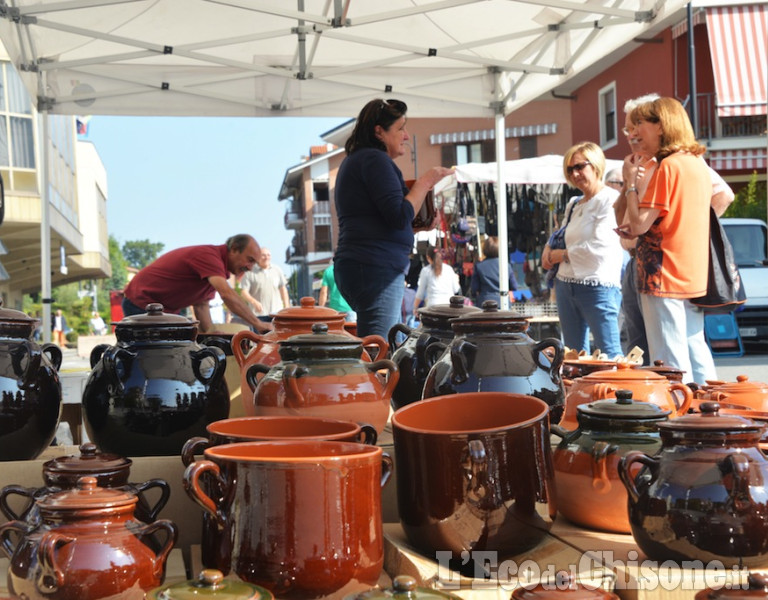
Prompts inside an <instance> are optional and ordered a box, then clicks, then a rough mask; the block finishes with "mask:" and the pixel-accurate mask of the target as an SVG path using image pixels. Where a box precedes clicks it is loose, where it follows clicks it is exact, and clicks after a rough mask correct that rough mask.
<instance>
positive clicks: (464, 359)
mask: <svg viewBox="0 0 768 600" xmlns="http://www.w3.org/2000/svg"><path fill="white" fill-rule="evenodd" d="M451 329H453V333H454V338H453V340H452V341H451V343H450V344H449V346H448V349H447V350H445V351H444V352H443V351H442V350H443V349H442V347H441V345H440V344H439V343H437V344H432V345H431V346H430V347H429V349H428V351H427V354H428V355H429V354H430V352H437V353H442V355H441V356H440V357H439V358H438V359H437V360H436V361H435V363H434V365H433V366H432V368H431V369H430V371H429V374H428V375H427V379H426V381H425V382H424V391H423V394H422V395H423V397H424V398H431V397H433V396H445V395H448V394H456V393H466V392H508V393H513V394H520V395H528V396H534V397H536V398H539V399H541V400H543V401H544V402H546V403H547V405H548V406H549V407H550V410H551V413H552V414H551V419H552V421H553V422H556V421H558V420H559V419H560V415H561V414H562V410H563V403H564V399H565V392H564V390H563V384H562V381H561V379H560V368H561V366H562V363H563V344H562V342H561V341H560V340H559V339H555V338H547V339H544V340H542V341H540V342H535V341H534V340H532V339H531V338H530V337H528V335H527V333H526V331H527V330H528V320H527V318H526V317H521V316H520V315H519V314H518V313H515V312H511V311H501V310H499V309H498V308H497V304H496V303H495V302H494V301H492V300H487V301H485V302H484V303H483V310H482V311H480V312H477V313H471V314H466V315H464V316H461V317H458V318H456V319H453V320H452V321H451Z"/></svg>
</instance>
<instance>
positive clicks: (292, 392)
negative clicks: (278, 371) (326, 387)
mask: <svg viewBox="0 0 768 600" xmlns="http://www.w3.org/2000/svg"><path fill="white" fill-rule="evenodd" d="M366 364H371V363H366ZM308 374H309V369H307V368H306V367H300V366H298V365H295V364H293V363H288V364H287V365H285V367H284V368H283V389H284V390H285V403H286V404H287V405H288V406H290V407H291V408H302V407H303V406H305V405H306V403H307V400H306V398H304V394H302V393H301V390H300V389H299V384H298V382H297V379H299V377H303V376H304V375H308Z"/></svg>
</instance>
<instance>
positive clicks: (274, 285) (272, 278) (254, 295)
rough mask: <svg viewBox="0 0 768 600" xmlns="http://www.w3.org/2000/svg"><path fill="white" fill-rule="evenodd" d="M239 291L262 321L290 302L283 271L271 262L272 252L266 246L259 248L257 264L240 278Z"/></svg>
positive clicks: (269, 319) (269, 318)
mask: <svg viewBox="0 0 768 600" xmlns="http://www.w3.org/2000/svg"><path fill="white" fill-rule="evenodd" d="M240 291H241V293H242V295H243V299H244V300H245V301H246V302H248V303H249V304H250V305H251V306H252V307H253V311H254V314H256V315H258V317H259V319H261V320H262V321H271V320H272V317H271V315H274V314H275V313H277V312H280V311H281V310H283V309H284V308H287V307H288V306H290V304H291V302H290V300H289V299H288V282H287V281H286V279H285V275H283V272H282V271H281V270H280V269H279V268H278V267H276V266H275V265H273V264H272V253H271V252H270V251H269V250H268V249H267V248H262V249H261V255H260V256H259V261H258V264H257V266H255V267H254V268H253V269H251V270H250V271H247V272H246V273H245V274H244V275H243V277H242V278H241V279H240Z"/></svg>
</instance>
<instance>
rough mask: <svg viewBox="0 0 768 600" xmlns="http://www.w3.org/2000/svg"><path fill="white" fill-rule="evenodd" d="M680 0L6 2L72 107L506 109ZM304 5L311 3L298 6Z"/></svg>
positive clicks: (7, 16)
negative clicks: (371, 104) (389, 100)
mask: <svg viewBox="0 0 768 600" xmlns="http://www.w3.org/2000/svg"><path fill="white" fill-rule="evenodd" d="M684 4H685V3H684V2H683V0H656V1H655V2H654V0H387V1H386V2H381V0H299V1H298V3H296V4H293V3H290V2H285V0H13V1H10V0H0V39H1V40H2V42H3V44H4V45H5V47H6V49H7V51H8V53H9V55H10V56H11V59H12V60H13V61H14V63H15V64H16V65H17V67H18V68H19V71H20V72H21V75H22V79H23V80H24V82H25V85H26V86H27V88H28V89H29V90H30V92H31V95H32V97H33V98H35V99H36V100H37V106H38V108H39V109H45V110H48V111H49V112H51V113H60V114H115V115H209V116H216V115H230V116H282V115H286V116H330V117H350V116H354V115H356V114H357V112H358V111H359V110H360V108H361V107H362V105H363V104H364V103H365V102H366V101H367V100H369V99H370V98H372V97H376V96H393V97H397V98H399V99H402V100H404V101H405V102H407V104H408V107H409V115H410V116H412V117H456V116H462V117H472V116H493V115H495V114H508V113H509V112H511V111H512V110H514V109H515V108H517V107H519V106H521V105H523V104H525V103H526V102H529V101H530V100H533V99H535V98H537V97H539V96H541V95H542V94H544V93H547V92H549V91H550V90H553V89H554V88H555V87H556V86H559V85H563V84H565V83H566V82H568V81H569V80H570V79H571V78H572V77H574V76H575V75H577V74H578V73H580V72H582V71H584V70H585V69H587V68H588V67H589V66H590V65H593V64H594V63H595V62H596V61H598V60H600V59H601V58H603V57H605V56H608V55H611V54H612V53H615V52H617V51H618V50H619V49H621V48H622V47H626V44H627V42H629V41H630V40H632V39H633V38H635V37H640V36H643V35H644V34H648V32H649V31H650V30H655V29H658V28H659V27H660V26H661V24H662V22H663V21H664V20H665V19H668V18H669V17H670V16H671V15H673V14H674V13H675V12H676V11H677V10H678V9H679V8H681V7H682V6H684ZM296 6H298V7H299V8H296Z"/></svg>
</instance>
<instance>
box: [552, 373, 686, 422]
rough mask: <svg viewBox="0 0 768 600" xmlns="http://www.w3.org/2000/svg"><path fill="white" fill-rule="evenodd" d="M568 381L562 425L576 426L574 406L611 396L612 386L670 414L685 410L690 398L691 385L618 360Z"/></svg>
mask: <svg viewBox="0 0 768 600" xmlns="http://www.w3.org/2000/svg"><path fill="white" fill-rule="evenodd" d="M567 383H569V384H570V385H569V389H568V395H567V396H566V398H565V412H564V413H563V418H562V419H560V423H559V425H560V426H561V427H563V428H564V429H569V430H573V429H576V426H577V425H578V422H577V420H576V414H577V410H576V408H577V407H578V406H579V405H581V404H588V403H590V402H597V401H598V400H605V399H607V398H615V397H616V390H630V391H631V392H632V399H633V400H635V401H642V402H653V403H654V404H656V405H657V406H660V407H662V408H664V409H669V410H670V411H671V413H670V418H671V417H677V416H679V415H684V414H686V413H687V412H688V409H689V408H690V406H691V401H692V400H693V392H692V391H691V388H689V387H688V386H687V385H684V384H682V383H671V382H670V381H669V380H668V379H667V378H666V377H664V376H663V375H658V374H657V373H654V372H652V371H643V370H640V369H634V368H633V367H632V365H629V364H627V363H618V364H617V365H616V369H615V370H612V371H597V372H594V373H590V374H589V375H585V376H584V377H579V378H578V379H574V380H573V381H572V382H567Z"/></svg>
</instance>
